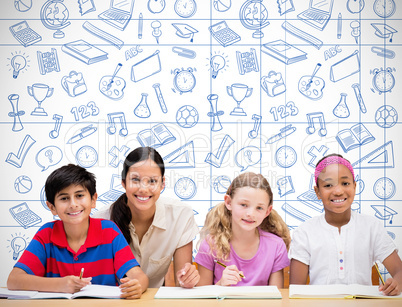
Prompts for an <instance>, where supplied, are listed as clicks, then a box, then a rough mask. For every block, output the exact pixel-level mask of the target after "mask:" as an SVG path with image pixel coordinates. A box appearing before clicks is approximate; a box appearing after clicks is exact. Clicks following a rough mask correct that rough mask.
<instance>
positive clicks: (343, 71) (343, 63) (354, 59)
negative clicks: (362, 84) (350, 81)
mask: <svg viewBox="0 0 402 307" xmlns="http://www.w3.org/2000/svg"><path fill="white" fill-rule="evenodd" d="M359 71H360V59H359V51H358V50H356V51H355V52H353V53H352V54H351V55H349V56H347V57H346V58H344V59H343V60H340V61H339V62H337V63H335V64H333V65H332V66H331V71H330V73H329V78H330V79H331V81H332V82H337V81H339V80H342V79H344V78H346V77H349V76H351V75H353V74H355V73H358V72H359Z"/></svg>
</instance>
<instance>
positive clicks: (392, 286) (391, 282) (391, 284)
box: [378, 278, 402, 295]
mask: <svg viewBox="0 0 402 307" xmlns="http://www.w3.org/2000/svg"><path fill="white" fill-rule="evenodd" d="M378 290H380V291H382V293H384V294H385V295H399V294H401V290H402V289H401V287H400V286H399V284H398V282H397V281H396V280H395V279H393V278H388V279H387V280H386V281H385V285H381V286H380V287H379V289H378Z"/></svg>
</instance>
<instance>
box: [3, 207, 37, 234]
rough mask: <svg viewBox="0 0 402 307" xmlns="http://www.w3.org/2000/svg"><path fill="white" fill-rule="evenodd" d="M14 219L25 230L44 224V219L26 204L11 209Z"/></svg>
mask: <svg viewBox="0 0 402 307" xmlns="http://www.w3.org/2000/svg"><path fill="white" fill-rule="evenodd" d="M9 211H10V213H11V215H12V216H13V218H14V219H15V220H16V221H17V222H18V223H19V224H20V225H21V226H22V227H24V228H25V229H27V228H28V227H31V226H33V225H36V224H38V223H40V222H42V219H41V218H40V217H39V216H38V215H37V214H36V213H35V212H33V211H32V210H31V209H29V207H28V205H27V203H26V202H23V203H21V204H19V205H17V206H14V207H12V208H10V210H9Z"/></svg>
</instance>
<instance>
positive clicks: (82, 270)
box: [80, 268, 84, 279]
mask: <svg viewBox="0 0 402 307" xmlns="http://www.w3.org/2000/svg"><path fill="white" fill-rule="evenodd" d="M82 275H84V268H82V269H81V273H80V279H82Z"/></svg>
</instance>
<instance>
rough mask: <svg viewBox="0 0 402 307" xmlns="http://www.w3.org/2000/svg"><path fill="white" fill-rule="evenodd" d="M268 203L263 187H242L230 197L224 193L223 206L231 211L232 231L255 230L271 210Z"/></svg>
mask: <svg viewBox="0 0 402 307" xmlns="http://www.w3.org/2000/svg"><path fill="white" fill-rule="evenodd" d="M269 203H270V199H269V196H268V193H267V192H266V191H265V190H263V189H256V188H252V187H242V188H238V189H236V192H235V193H234V195H233V196H232V197H231V196H229V195H225V206H226V208H227V209H228V210H229V211H231V213H232V228H233V231H236V229H237V230H241V231H255V229H256V228H257V227H258V226H259V225H260V224H261V223H262V221H263V220H264V219H265V218H266V217H267V216H268V215H269V213H270V212H271V210H272V205H269Z"/></svg>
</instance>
